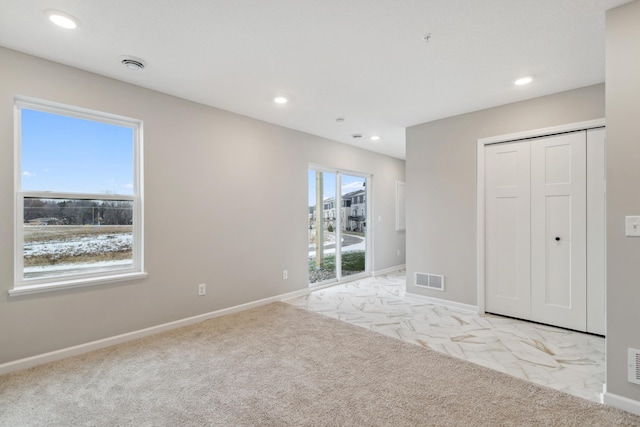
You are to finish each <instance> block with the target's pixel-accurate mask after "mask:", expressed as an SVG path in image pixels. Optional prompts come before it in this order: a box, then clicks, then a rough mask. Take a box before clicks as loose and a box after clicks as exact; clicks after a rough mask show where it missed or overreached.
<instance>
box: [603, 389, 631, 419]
mask: <svg viewBox="0 0 640 427" xmlns="http://www.w3.org/2000/svg"><path fill="white" fill-rule="evenodd" d="M602 389H603V393H602V403H604V404H605V405H609V406H613V407H614V408H618V409H622V410H623V411H627V412H631V413H632V414H635V415H640V402H639V401H637V400H633V399H629V398H628V397H624V396H619V395H617V394H614V393H610V392H608V391H607V385H606V384H605V385H604V386H603V387H602Z"/></svg>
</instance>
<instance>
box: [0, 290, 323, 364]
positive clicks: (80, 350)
mask: <svg viewBox="0 0 640 427" xmlns="http://www.w3.org/2000/svg"><path fill="white" fill-rule="evenodd" d="M312 290H313V289H309V288H307V289H301V290H299V291H294V292H289V293H286V294H281V295H277V296H274V297H270V298H264V299H261V300H257V301H253V302H249V303H246V304H240V305H237V306H234V307H229V308H224V309H221V310H216V311H212V312H209V313H204V314H200V315H197V316H193V317H188V318H186V319H181V320H176V321H173V322H169V323H164V324H162V325H157V326H152V327H150V328H146V329H140V330H138V331H133V332H128V333H126V334H121V335H116V336H113V337H109V338H104V339H101V340H97V341H91V342H88V343H85V344H79V345H76V346H73V347H67V348H63V349H60V350H56V351H51V352H49V353H43V354H39V355H36V356H31V357H26V358H24V359H18V360H14V361H11V362H6V363H2V364H0V375H2V374H7V373H9V372H14V371H19V370H22V369H28V368H32V367H34V366H38V365H43V364H45V363H49V362H55V361H56V360H61V359H66V358H67V357H72V356H77V355H79V354H84V353H88V352H90V351H94V350H99V349H101V348H105V347H110V346H112V345H116V344H120V343H124V342H127V341H131V340H134V339H138V338H142V337H146V336H149V335H154V334H158V333H161V332H165V331H169V330H172V329H177V328H181V327H183V326H188V325H192V324H194V323H198V322H202V321H204V320H207V319H213V318H214V317H220V316H224V315H227V314H231V313H237V312H239V311H243V310H248V309H250V308H254V307H259V306H262V305H266V304H271V303H273V302H278V301H284V300H288V299H292V298H297V297H300V296H304V295H307V294H308V293H309V292H310V291H312Z"/></svg>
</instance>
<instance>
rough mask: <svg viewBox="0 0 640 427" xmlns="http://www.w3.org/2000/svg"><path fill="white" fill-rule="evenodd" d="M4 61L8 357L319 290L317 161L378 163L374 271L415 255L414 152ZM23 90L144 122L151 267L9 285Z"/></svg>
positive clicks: (5, 57) (1, 174) (0, 300)
mask: <svg viewBox="0 0 640 427" xmlns="http://www.w3.org/2000/svg"><path fill="white" fill-rule="evenodd" d="M0 64H2V67H1V68H2V72H1V76H0V364H2V363H6V362H10V361H15V360H18V359H22V358H26V357H30V356H34V355H39V354H42V353H45V352H50V351H54V350H58V349H63V348H67V347H71V346H75V345H79V344H83V343H87V342H90V341H94V340H99V339H103V338H108V337H112V336H115V335H120V334H124V333H127V332H131V331H137V330H140V329H144V328H148V327H152V326H156V325H159V324H163V323H167V322H171V321H175V320H179V319H184V318H188V317H192V316H196V315H199V314H203V313H209V312H213V311H217V310H221V309H224V308H229V307H233V306H236V305H240V304H244V303H248V302H252V301H256V300H260V299H265V298H269V297H273V296H277V295H281V294H286V293H290V292H294V291H298V290H304V289H307V286H308V285H307V269H308V258H307V248H308V242H307V227H308V209H307V170H308V165H309V164H310V163H314V164H321V165H326V166H331V167H336V168H342V169H347V170H352V171H358V172H363V173H370V174H372V175H373V178H372V186H371V187H372V193H373V194H372V195H371V196H372V199H373V209H374V211H373V212H371V213H370V214H371V219H373V218H375V219H376V220H375V221H370V231H373V237H374V242H373V244H374V254H373V255H374V259H373V270H374V271H381V270H384V269H388V268H390V267H394V266H398V265H402V264H404V263H405V259H404V254H405V234H404V232H402V233H398V232H396V231H395V185H396V184H395V183H396V181H398V180H399V181H404V180H405V174H404V170H405V165H404V161H403V160H399V159H394V158H391V157H387V156H384V155H380V154H376V153H373V152H369V151H365V150H360V149H357V148H355V147H351V146H349V145H344V144H339V143H337V142H333V141H329V140H326V139H323V138H319V137H316V136H313V135H309V134H305V133H302V132H298V131H294V130H291V129H286V128H283V127H279V126H275V125H272V124H268V123H265V122H262V121H258V120H254V119H251V118H248V117H244V116H240V115H237V114H233V113H229V112H226V111H222V110H219V109H216V108H211V107H207V106H204V105H201V104H196V103H193V102H189V101H185V100H183V99H179V98H176V97H172V96H168V95H165V94H161V93H158V92H154V91H151V90H147V89H143V88H141V87H137V86H133V85H130V84H126V83H123V82H119V81H116V80H112V79H109V78H105V77H101V76H98V75H95V74H92V73H88V72H85V71H81V70H78V69H74V68H71V67H67V66H63V65H60V64H56V63H53V62H49V61H46V60H44V59H40V58H36V57H33V56H29V55H26V54H22V53H18V52H15V51H11V50H8V49H4V48H1V47H0ZM15 95H23V96H29V97H34V98H40V99H45V100H50V101H55V102H61V103H65V104H70V105H75V106H79V107H84V108H89V109H94V110H99V111H104V112H109V113H113V114H118V115H123V116H129V117H133V118H137V119H141V120H143V121H144V139H145V140H144V159H145V164H144V172H145V260H146V262H145V265H146V271H147V272H148V273H149V277H148V279H146V280H141V281H137V282H131V283H117V284H111V285H101V286H94V287H87V288H82V289H76V290H72V291H58V292H52V293H47V294H37V295H30V296H24V297H11V298H10V297H9V296H8V294H7V291H8V290H9V289H11V288H12V287H13V257H14V249H13V229H14V225H13V224H14V213H13V204H14V201H13V199H14V197H13V158H14V157H13V145H14V142H13V101H14V96H15ZM378 217H381V221H378ZM371 228H373V230H371ZM398 249H400V250H401V256H398V255H397V254H396V251H397V250H398ZM283 269H287V270H288V271H289V279H288V280H283V279H282V270H283ZM198 283H206V284H207V295H206V296H204V297H199V296H197V285H198Z"/></svg>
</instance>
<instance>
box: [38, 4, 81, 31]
mask: <svg viewBox="0 0 640 427" xmlns="http://www.w3.org/2000/svg"><path fill="white" fill-rule="evenodd" d="M44 14H45V15H47V17H49V21H51V22H53V23H54V24H56V25H57V26H59V27H62V28H66V29H68V30H73V29H74V28H78V25H80V21H78V18H76V17H75V16H71V15H69V14H68V13H65V12H61V11H59V10H54V9H46V10H45V11H44Z"/></svg>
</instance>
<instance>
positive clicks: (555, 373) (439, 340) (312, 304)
mask: <svg viewBox="0 0 640 427" xmlns="http://www.w3.org/2000/svg"><path fill="white" fill-rule="evenodd" d="M286 302H287V303H289V304H291V305H294V306H297V307H302V308H305V309H307V310H310V311H313V312H316V313H321V314H324V315H327V316H330V317H333V318H336V319H339V320H342V321H345V322H348V323H351V324H354V325H358V326H362V327H365V328H368V329H371V330H373V331H376V332H380V333H383V334H385V335H388V336H391V337H394V338H399V339H402V340H404V341H406V342H409V343H412V344H417V345H421V346H425V347H429V348H432V349H433V350H436V351H439V352H442V353H446V354H449V355H451V356H455V357H458V358H461V359H465V360H468V361H470V362H474V363H477V364H479V365H483V366H486V367H489V368H492V369H495V370H498V371H502V372H506V373H508V374H511V375H513V376H516V377H518V378H522V379H525V380H529V381H531V382H534V383H537V384H542V385H545V386H548V387H551V388H555V389H557V390H561V391H564V392H566V393H569V394H573V395H575V396H579V397H582V398H585V399H588V400H592V401H596V402H600V401H601V398H600V393H601V392H602V385H603V384H604V381H605V342H604V338H602V337H598V336H593V335H589V334H582V333H579V332H573V331H568V330H564V329H559V328H554V327H550V326H544V325H539V324H535V323H529V322H525V321H521V320H516V319H511V318H506V317H500V316H494V315H483V316H481V315H478V314H477V313H474V312H470V311H465V310H459V309H454V308H450V307H445V306H441V305H435V304H430V303H425V302H421V301H418V300H415V299H410V298H407V297H406V296H405V273H404V271H402V272H397V273H391V274H387V275H382V276H378V277H370V278H365V279H361V280H357V281H353V282H349V283H345V284H341V285H336V286H332V287H328V288H324V289H319V290H316V291H313V292H311V293H310V294H308V295H306V296H303V297H299V298H295V299H291V300H288V301H286Z"/></svg>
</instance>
